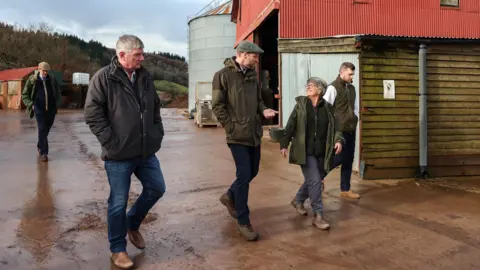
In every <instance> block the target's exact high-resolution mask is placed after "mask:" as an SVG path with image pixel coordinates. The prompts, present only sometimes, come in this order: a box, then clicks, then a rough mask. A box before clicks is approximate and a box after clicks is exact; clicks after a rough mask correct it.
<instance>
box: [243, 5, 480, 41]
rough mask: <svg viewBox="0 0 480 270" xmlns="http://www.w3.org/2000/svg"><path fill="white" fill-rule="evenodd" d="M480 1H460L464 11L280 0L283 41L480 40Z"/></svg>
mask: <svg viewBox="0 0 480 270" xmlns="http://www.w3.org/2000/svg"><path fill="white" fill-rule="evenodd" d="M247 1H249V0H243V1H242V4H243V3H244V2H247ZM256 1H258V2H266V1H259V0H256ZM249 2H250V1H249ZM252 2H254V1H252ZM479 2H480V1H479V0H460V7H459V8H447V7H440V0H281V1H280V38H315V37H325V36H335V35H352V34H378V35H396V36H419V37H454V38H480V15H479V7H480V3H479ZM249 4H252V3H249ZM249 16H252V15H251V14H250V15H249ZM253 16H254V15H253ZM240 30H241V28H240ZM237 31H238V28H237ZM237 33H238V32H237Z"/></svg>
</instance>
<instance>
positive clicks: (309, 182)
mask: <svg viewBox="0 0 480 270" xmlns="http://www.w3.org/2000/svg"><path fill="white" fill-rule="evenodd" d="M324 160H325V159H324V157H316V156H307V160H306V163H305V165H302V166H301V168H302V173H303V177H304V179H305V180H304V182H303V184H302V186H301V187H300V189H298V192H297V196H296V197H295V200H296V201H297V202H298V203H301V204H303V203H304V202H305V200H307V198H310V201H311V204H312V210H313V212H315V213H317V214H319V215H321V216H322V217H323V203H322V180H320V179H324V178H325V176H326V174H327V173H326V172H325V169H324V164H323V163H324Z"/></svg>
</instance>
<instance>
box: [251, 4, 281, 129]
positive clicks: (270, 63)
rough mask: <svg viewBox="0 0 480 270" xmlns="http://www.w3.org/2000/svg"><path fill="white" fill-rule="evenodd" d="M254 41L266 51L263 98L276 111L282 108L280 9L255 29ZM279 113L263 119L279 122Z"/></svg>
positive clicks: (271, 123) (272, 123) (262, 70)
mask: <svg viewBox="0 0 480 270" xmlns="http://www.w3.org/2000/svg"><path fill="white" fill-rule="evenodd" d="M254 42H255V43H256V44H258V45H259V46H260V47H261V48H262V49H263V50H264V51H265V53H264V54H262V55H261V56H260V63H259V76H260V85H261V89H262V98H263V102H264V103H265V105H266V106H267V107H269V108H272V109H274V110H276V111H278V110H279V108H280V95H279V76H278V10H274V11H272V12H271V13H270V15H269V16H268V17H267V18H266V19H265V20H264V21H263V23H262V24H261V25H260V26H259V27H258V28H257V29H256V30H255V34H254ZM279 116H280V114H278V115H277V116H276V117H275V118H274V119H270V120H267V119H263V123H262V124H263V125H264V126H276V125H278V124H279Z"/></svg>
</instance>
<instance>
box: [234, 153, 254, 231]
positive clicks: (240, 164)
mask: <svg viewBox="0 0 480 270" xmlns="http://www.w3.org/2000/svg"><path fill="white" fill-rule="evenodd" d="M228 146H229V147H230V151H232V156H233V159H234V160H235V166H236V167H237V179H236V180H235V181H234V182H233V184H232V186H231V187H230V189H229V190H228V193H227V194H228V196H229V197H230V199H231V200H233V202H234V203H235V211H236V212H237V216H238V217H237V220H238V224H240V225H250V209H248V192H249V188H250V182H251V181H252V180H253V178H255V176H257V174H258V169H259V167H260V146H257V147H250V146H245V145H240V144H229V145H228Z"/></svg>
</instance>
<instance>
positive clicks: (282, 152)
mask: <svg viewBox="0 0 480 270" xmlns="http://www.w3.org/2000/svg"><path fill="white" fill-rule="evenodd" d="M287 152H288V150H287V148H283V149H281V150H280V153H281V154H282V156H283V157H284V158H286V157H287Z"/></svg>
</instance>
